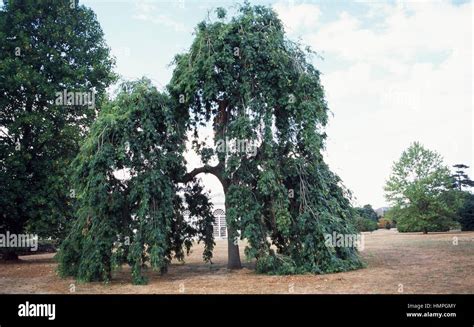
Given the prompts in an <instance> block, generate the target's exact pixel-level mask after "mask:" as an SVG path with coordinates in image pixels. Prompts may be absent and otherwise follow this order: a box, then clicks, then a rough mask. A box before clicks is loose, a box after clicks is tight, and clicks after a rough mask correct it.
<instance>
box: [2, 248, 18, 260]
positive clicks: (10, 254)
mask: <svg viewBox="0 0 474 327" xmlns="http://www.w3.org/2000/svg"><path fill="white" fill-rule="evenodd" d="M2 260H3V261H16V260H18V254H17V253H16V252H15V251H13V250H7V251H5V252H3V253H2Z"/></svg>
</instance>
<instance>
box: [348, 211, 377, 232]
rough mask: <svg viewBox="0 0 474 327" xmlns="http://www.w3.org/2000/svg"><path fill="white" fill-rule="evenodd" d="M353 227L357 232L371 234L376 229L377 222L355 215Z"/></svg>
mask: <svg viewBox="0 0 474 327" xmlns="http://www.w3.org/2000/svg"><path fill="white" fill-rule="evenodd" d="M354 225H355V227H356V229H357V230H358V231H359V232H372V231H374V230H376V229H377V228H378V225H377V222H376V221H373V220H370V219H367V218H365V217H363V216H360V215H357V216H356V217H355V218H354Z"/></svg>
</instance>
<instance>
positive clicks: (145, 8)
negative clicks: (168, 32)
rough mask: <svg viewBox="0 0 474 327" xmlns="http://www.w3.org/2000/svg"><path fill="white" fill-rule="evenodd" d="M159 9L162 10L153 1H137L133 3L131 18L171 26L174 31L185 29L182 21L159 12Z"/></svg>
mask: <svg viewBox="0 0 474 327" xmlns="http://www.w3.org/2000/svg"><path fill="white" fill-rule="evenodd" d="M160 10H161V11H163V9H162V8H158V7H157V6H156V4H154V3H150V2H146V1H138V2H136V3H135V14H134V15H133V18H134V19H138V20H142V21H145V22H151V23H153V24H157V25H161V26H163V27H167V28H171V29H173V30H175V31H176V32H184V31H186V27H185V25H184V24H183V23H181V22H179V21H177V20H175V19H173V18H171V17H169V16H168V15H164V14H162V13H160Z"/></svg>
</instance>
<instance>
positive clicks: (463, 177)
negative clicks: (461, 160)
mask: <svg viewBox="0 0 474 327" xmlns="http://www.w3.org/2000/svg"><path fill="white" fill-rule="evenodd" d="M453 167H454V168H455V169H456V171H455V172H454V174H453V175H451V177H452V178H453V179H454V183H453V187H454V188H457V189H459V191H462V188H463V187H464V188H470V187H474V181H473V180H471V179H470V178H469V176H468V175H467V174H466V172H465V170H466V169H468V168H469V166H467V165H464V164H456V165H453Z"/></svg>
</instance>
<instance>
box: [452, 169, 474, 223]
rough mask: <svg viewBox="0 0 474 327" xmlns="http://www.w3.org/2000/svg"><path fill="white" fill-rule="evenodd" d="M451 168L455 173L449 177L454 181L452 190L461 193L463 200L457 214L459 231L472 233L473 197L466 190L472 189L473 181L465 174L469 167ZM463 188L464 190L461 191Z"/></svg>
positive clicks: (473, 221) (473, 217)
mask: <svg viewBox="0 0 474 327" xmlns="http://www.w3.org/2000/svg"><path fill="white" fill-rule="evenodd" d="M453 167H454V168H455V169H456V171H455V173H454V174H453V175H451V177H452V178H453V179H454V183H453V188H455V189H458V190H459V191H460V192H461V196H462V199H463V205H462V206H461V208H460V209H459V213H458V215H459V223H460V224H461V230H463V231H472V230H474V195H473V194H472V193H470V192H469V191H468V190H467V189H469V188H471V187H474V181H472V180H471V179H470V178H469V176H468V175H467V173H466V172H465V170H466V169H468V168H469V166H467V165H464V164H457V165H454V166H453ZM463 187H464V188H465V189H466V190H463Z"/></svg>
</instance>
